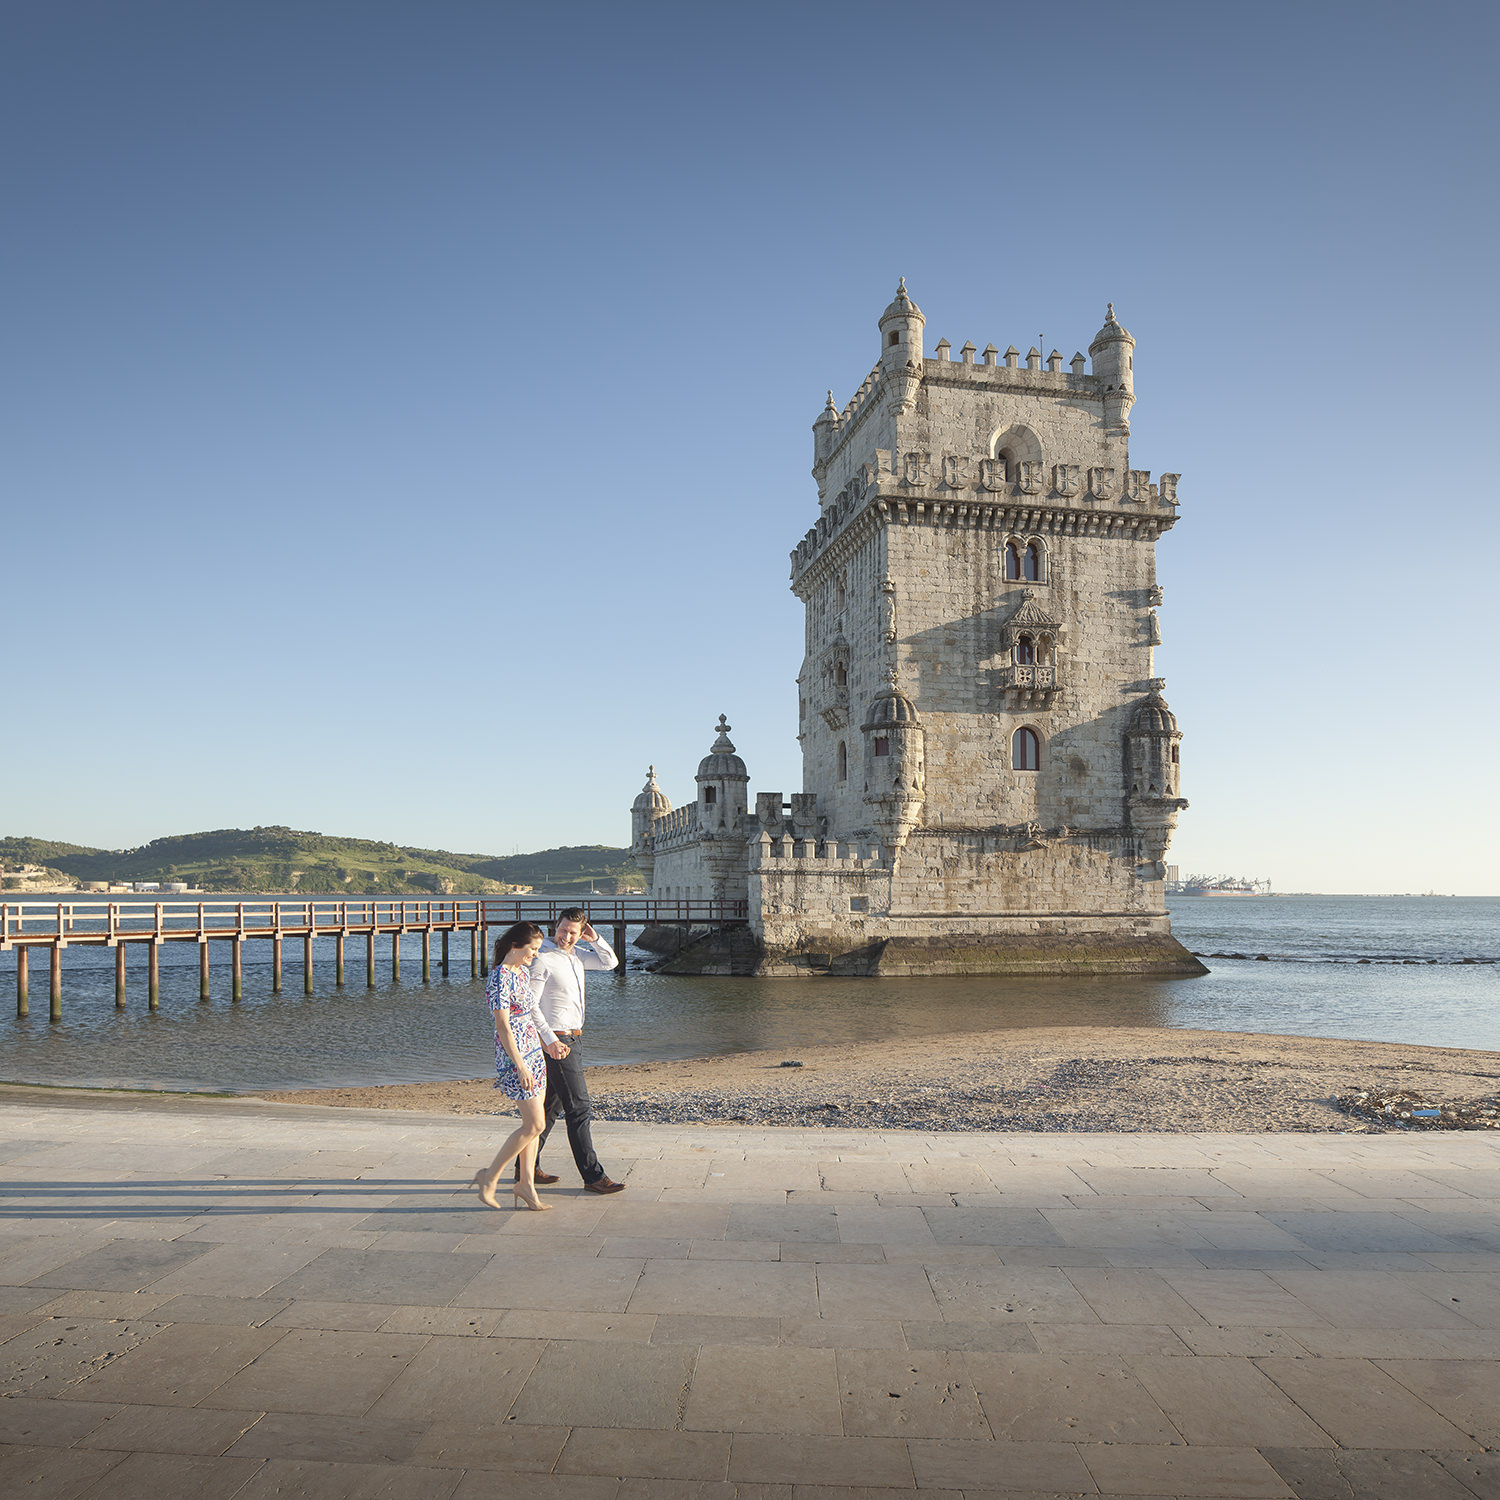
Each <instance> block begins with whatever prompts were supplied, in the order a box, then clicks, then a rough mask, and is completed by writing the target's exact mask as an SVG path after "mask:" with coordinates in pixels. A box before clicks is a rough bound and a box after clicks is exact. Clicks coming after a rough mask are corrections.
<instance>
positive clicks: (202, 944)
mask: <svg viewBox="0 0 1500 1500" xmlns="http://www.w3.org/2000/svg"><path fill="white" fill-rule="evenodd" d="M198 998H199V999H200V1000H207V999H208V939H207V938H206V937H204V936H203V935H202V934H201V933H200V934H199V937H198Z"/></svg>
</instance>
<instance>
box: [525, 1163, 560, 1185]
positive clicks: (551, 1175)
mask: <svg viewBox="0 0 1500 1500" xmlns="http://www.w3.org/2000/svg"><path fill="white" fill-rule="evenodd" d="M520 1180H521V1163H520V1162H517V1163H516V1181H517V1182H519V1181H520ZM531 1180H532V1181H533V1182H535V1183H537V1184H538V1185H539V1186H541V1187H546V1186H547V1185H548V1183H552V1182H556V1181H557V1173H556V1172H544V1171H542V1169H541V1167H540V1166H537V1167H536V1168H534V1169H533V1171H532V1174H531Z"/></svg>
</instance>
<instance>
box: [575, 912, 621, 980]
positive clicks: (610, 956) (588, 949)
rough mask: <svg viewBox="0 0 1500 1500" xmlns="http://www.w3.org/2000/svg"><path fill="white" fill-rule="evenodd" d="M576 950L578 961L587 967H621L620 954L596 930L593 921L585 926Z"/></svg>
mask: <svg viewBox="0 0 1500 1500" xmlns="http://www.w3.org/2000/svg"><path fill="white" fill-rule="evenodd" d="M585 944H587V945H588V946H585ZM574 951H575V952H576V953H577V954H578V962H579V963H581V964H582V965H583V966H584V968H585V969H618V968H619V967H620V957H619V955H618V954H617V953H616V952H615V950H614V949H613V948H611V947H610V946H609V944H608V943H606V942H605V941H604V939H603V938H602V937H600V936H599V934H598V933H597V932H595V931H594V928H593V924H592V923H590V924H589V925H587V926H585V927H584V929H583V937H582V938H581V939H580V940H579V944H578V947H577V948H576V949H575V950H574Z"/></svg>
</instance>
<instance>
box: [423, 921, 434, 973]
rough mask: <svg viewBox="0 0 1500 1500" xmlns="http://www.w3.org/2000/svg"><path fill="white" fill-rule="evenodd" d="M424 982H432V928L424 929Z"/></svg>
mask: <svg viewBox="0 0 1500 1500" xmlns="http://www.w3.org/2000/svg"><path fill="white" fill-rule="evenodd" d="M422 983H423V984H431V983H432V928H430V927H424V928H423V929H422Z"/></svg>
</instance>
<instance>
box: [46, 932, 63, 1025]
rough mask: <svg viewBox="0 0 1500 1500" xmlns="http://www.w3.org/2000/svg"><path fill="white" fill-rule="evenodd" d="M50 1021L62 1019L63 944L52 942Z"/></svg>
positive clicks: (48, 1016) (48, 1013)
mask: <svg viewBox="0 0 1500 1500" xmlns="http://www.w3.org/2000/svg"><path fill="white" fill-rule="evenodd" d="M47 1019H48V1020H49V1021H60V1020H62V944H61V943H53V944H52V983H51V1001H50V1004H49V1007H48V1012H47Z"/></svg>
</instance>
